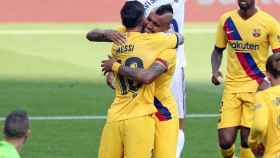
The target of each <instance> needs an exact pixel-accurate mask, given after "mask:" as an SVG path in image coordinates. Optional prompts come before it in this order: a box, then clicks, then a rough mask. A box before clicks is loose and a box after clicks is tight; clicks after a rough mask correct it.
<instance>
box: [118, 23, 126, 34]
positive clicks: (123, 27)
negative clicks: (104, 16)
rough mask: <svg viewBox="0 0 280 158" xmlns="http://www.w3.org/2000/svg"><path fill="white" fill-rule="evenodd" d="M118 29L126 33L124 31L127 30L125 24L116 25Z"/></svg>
mask: <svg viewBox="0 0 280 158" xmlns="http://www.w3.org/2000/svg"><path fill="white" fill-rule="evenodd" d="M116 31H117V32H122V33H124V32H126V28H125V26H123V25H119V26H117V27H116Z"/></svg>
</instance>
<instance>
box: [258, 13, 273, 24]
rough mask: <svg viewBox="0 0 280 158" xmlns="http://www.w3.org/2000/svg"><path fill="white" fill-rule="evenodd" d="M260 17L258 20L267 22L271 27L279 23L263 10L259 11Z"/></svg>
mask: <svg viewBox="0 0 280 158" xmlns="http://www.w3.org/2000/svg"><path fill="white" fill-rule="evenodd" d="M258 15H259V17H258V18H259V19H261V20H262V21H266V22H267V23H268V25H270V24H271V23H278V21H277V20H276V19H275V18H274V17H273V16H272V15H270V14H268V13H267V12H265V11H263V10H260V9H259V10H258Z"/></svg>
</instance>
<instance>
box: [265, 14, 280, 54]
mask: <svg viewBox="0 0 280 158" xmlns="http://www.w3.org/2000/svg"><path fill="white" fill-rule="evenodd" d="M270 27H271V31H270V33H269V39H268V40H269V43H270V45H271V48H272V50H273V52H280V25H279V23H278V22H277V21H276V20H275V19H273V20H272V22H271V24H270Z"/></svg>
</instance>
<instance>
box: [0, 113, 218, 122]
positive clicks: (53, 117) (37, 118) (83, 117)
mask: <svg viewBox="0 0 280 158" xmlns="http://www.w3.org/2000/svg"><path fill="white" fill-rule="evenodd" d="M218 116H219V115H218V114H187V115H186V117H187V118H215V117H218ZM30 119H31V120H41V121H47V120H54V121H58V120H105V119H106V116H103V115H100V116H32V117H30ZM4 120H5V118H4V117H0V121H4Z"/></svg>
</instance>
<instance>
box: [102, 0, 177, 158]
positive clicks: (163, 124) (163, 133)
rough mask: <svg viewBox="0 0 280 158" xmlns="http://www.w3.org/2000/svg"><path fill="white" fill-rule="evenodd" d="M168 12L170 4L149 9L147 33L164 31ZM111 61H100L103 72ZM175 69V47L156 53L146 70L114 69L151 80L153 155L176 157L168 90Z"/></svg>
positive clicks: (146, 81)
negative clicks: (152, 93)
mask: <svg viewBox="0 0 280 158" xmlns="http://www.w3.org/2000/svg"><path fill="white" fill-rule="evenodd" d="M172 15H173V9H172V6H171V5H168V4H167V5H162V6H160V7H159V8H158V9H156V11H151V12H150V15H149V17H148V18H147V19H148V20H147V21H146V27H145V28H146V29H149V28H152V29H151V30H150V31H151V32H168V31H169V27H170V22H171V21H172V17H173V16H172ZM163 59H165V60H163ZM115 62H117V61H116V59H114V58H112V59H109V60H105V61H103V65H102V66H103V69H104V71H106V72H110V71H113V70H112V66H113V64H114V63H115ZM175 68H176V50H175V49H169V50H165V51H164V52H162V53H160V56H158V57H157V60H156V61H155V62H154V64H152V66H151V67H149V68H148V69H143V68H131V67H128V66H125V65H122V66H121V67H120V68H119V69H118V70H117V71H118V74H120V75H122V76H124V77H128V78H130V79H132V80H134V81H136V82H137V83H139V84H149V83H151V82H153V81H155V101H154V104H155V107H156V108H157V110H158V111H157V112H156V114H155V120H156V133H155V149H154V155H153V157H154V158H176V144H177V137H178V128H179V121H178V114H177V113H178V112H177V106H176V101H175V99H174V98H173V96H172V93H171V89H170V85H171V81H172V76H173V74H174V71H175Z"/></svg>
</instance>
